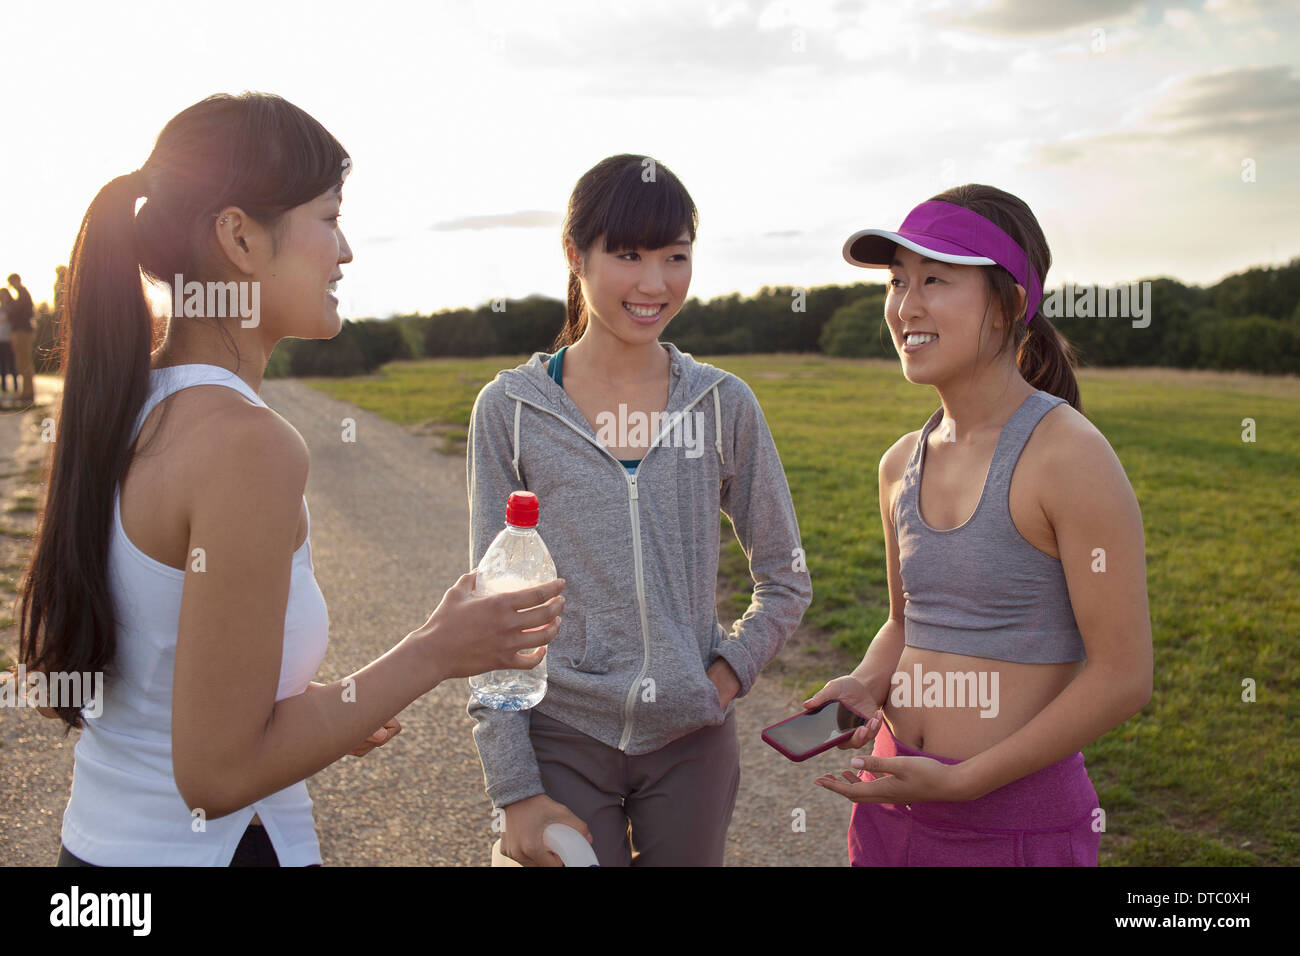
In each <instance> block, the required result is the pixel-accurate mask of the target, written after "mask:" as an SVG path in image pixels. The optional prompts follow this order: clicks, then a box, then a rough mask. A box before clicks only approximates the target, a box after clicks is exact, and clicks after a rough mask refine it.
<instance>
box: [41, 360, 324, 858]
mask: <svg viewBox="0 0 1300 956" xmlns="http://www.w3.org/2000/svg"><path fill="white" fill-rule="evenodd" d="M149 378H150V381H149V384H150V394H149V397H148V399H147V400H146V401H145V404H144V407H143V408H142V409H141V410H140V415H139V417H138V418H137V419H136V422H135V429H134V431H133V432H132V441H133V442H134V440H135V436H136V435H138V434H139V432H140V427H141V426H142V425H143V424H144V420H145V417H146V416H147V415H148V414H149V412H150V411H151V410H152V409H153V407H154V406H155V405H157V404H158V402H160V401H162V400H163V399H164V398H166V397H167V396H168V395H171V394H172V393H174V392H178V391H180V390H181V389H184V388H190V387H191V386H194V385H226V386H229V387H230V388H233V389H235V390H236V391H237V392H239V393H240V394H242V395H243V396H244V397H245V398H247V399H248V400H249V401H250V402H254V403H256V404H258V405H263V406H265V404H266V403H265V402H263V401H262V399H261V398H260V397H259V396H258V395H257V393H256V392H254V391H253V389H252V388H250V387H249V386H248V384H247V383H245V382H244V381H243V380H242V379H241V378H239V376H237V375H235V374H234V373H233V372H230V371H228V370H227V369H223V368H220V367H219V366H215V365H176V366H172V367H169V368H164V369H153V370H151V371H150V373H149ZM120 497H121V488H120V486H119V488H118V489H116V491H115V494H114V497H113V524H112V529H111V531H110V538H109V552H108V579H109V587H110V589H111V592H112V596H113V603H114V607H115V609H116V611H117V617H118V626H117V651H116V656H115V658H114V661H113V669H112V670H111V671H110V672H109V673H107V674H106V675H105V678H104V691H103V693H104V702H103V709H102V712H101V713H100V715H99V716H98V717H95V718H91V717H85V718H84V721H85V725H84V727H83V729H82V732H81V739H80V740H79V741H78V742H77V746H76V750H75V751H74V757H75V762H74V767H73V777H72V794H71V796H70V798H69V799H68V807H67V810H66V811H64V814H63V843H64V845H65V846H67V848H68V850H69V851H70V852H71V853H72V854H73V855H74V856H78V857H80V858H81V859H83V860H85V861H86V862H87V863H93V864H95V865H98V866H227V865H229V863H230V860H231V858H232V857H233V856H234V854H235V847H236V846H238V845H239V840H240V838H241V837H242V836H243V834H244V830H245V829H246V828H247V827H248V824H249V821H251V820H252V819H253V815H254V814H257V815H258V816H259V817H260V818H261V821H262V824H263V825H264V826H265V827H266V834H267V836H268V837H270V839H271V843H272V845H273V846H274V847H275V852H276V856H278V857H279V860H280V865H281V866H307V865H309V864H312V863H320V862H321V857H320V845H319V843H318V842H317V839H316V827H315V822H314V820H313V819H312V802H311V797H309V796H308V794H307V784H306V782H305V781H299V782H298V783H295V784H292V785H291V786H289V787H286V788H285V789H283V790H281V791H279V792H278V793H273V794H271V795H270V796H269V797H266V798H265V799H262V800H258V801H257V802H256V803H254V804H252V805H251V806H247V807H244V808H243V809H242V810H239V811H237V812H235V813H231V814H227V815H226V816H224V817H220V818H219V819H216V820H202V819H200V818H198V817H197V816H196V815H194V814H191V812H190V809H189V807H188V806H186V804H185V801H184V800H183V799H182V798H181V795H180V791H178V790H177V789H176V781H175V778H174V777H173V774H172V750H171V747H172V736H171V726H172V707H171V700H172V670H173V664H174V662H175V659H176V635H177V629H178V626H179V621H180V607H181V590H182V587H183V585H184V583H185V572H184V571H181V570H179V569H177V568H173V567H170V566H169V565H166V564H163V563H161V562H159V561H155V560H154V559H153V558H151V557H149V556H148V555H146V554H145V553H144V552H143V551H141V550H140V549H139V548H137V547H136V546H135V545H134V544H132V543H131V540H130V539H129V538H128V537H127V536H126V531H125V530H124V529H123V527H122V514H121V510H120ZM303 504H304V506H305V505H306V498H304V499H303ZM314 572H315V566H314V564H313V563H312V558H311V516H310V514H308V517H307V540H306V541H304V542H303V545H302V547H300V548H299V549H298V550H297V551H295V552H294V554H293V571H292V575H291V577H290V581H289V601H288V605H287V606H286V608H285V614H284V652H283V655H282V657H281V662H280V683H279V687H278V689H277V690H276V695H275V699H276V700H283V699H284V698H286V697H293V696H295V695H297V694H301V693H302V692H303V691H304V690H306V689H307V686H308V684H309V683H310V681H311V679H312V677H313V676H314V675H315V673H316V670H317V668H319V667H320V663H321V660H322V659H323V658H324V656H325V648H326V644H327V643H328V638H329V615H328V613H327V611H326V608H325V598H324V597H323V596H322V594H321V592H320V588H319V587H318V586H317V584H316V576H315V573H314ZM231 666H234V667H237V666H238V662H237V661H231Z"/></svg>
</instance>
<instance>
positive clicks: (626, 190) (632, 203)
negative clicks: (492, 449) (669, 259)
mask: <svg viewBox="0 0 1300 956" xmlns="http://www.w3.org/2000/svg"><path fill="white" fill-rule="evenodd" d="M699 220H700V217H699V213H698V212H697V211H696V209H695V203H694V202H693V201H692V200H691V195H690V193H688V192H687V191H686V187H685V186H683V185H682V183H681V180H679V179H678V178H677V177H676V176H674V175H673V173H672V171H671V170H670V169H669V168H668V167H667V166H665V165H663V164H662V163H660V162H657V161H656V160H654V159H652V158H651V157H649V156H636V155H633V154H632V153H621V154H619V155H618V156H610V157H608V158H606V159H602V160H601V161H600V162H599V163H597V164H596V165H595V166H593V167H591V169H589V170H587V171H586V172H585V173H583V174H582V178H581V179H579V180H578V183H577V185H576V186H574V187H573V193H572V194H571V195H570V196H569V209H568V212H567V213H566V215H565V217H564V226H563V228H562V230H561V239H570V240H572V241H573V245H574V247H575V248H576V249H577V250H578V253H579V255H581V256H585V255H586V254H587V253H588V252H589V251H590V250H591V248H592V246H593V245H594V244H595V242H596V240H597V239H599V238H600V237H601V236H604V237H605V243H604V247H605V251H606V252H616V251H626V250H629V249H662V248H663V247H664V246H666V245H668V244H670V243H673V242H676V241H677V239H678V238H679V237H680V236H681V234H682V231H683V230H685V231H686V232H687V234H688V235H689V236H690V238H691V242H694V241H695V230H696V228H697V227H698V226H699ZM586 326H587V310H586V307H585V306H584V304H583V301H582V282H581V281H580V280H579V278H578V275H577V274H576V273H575V272H573V270H570V271H569V290H568V295H567V297H566V301H565V308H564V327H563V328H562V329H560V334H559V335H557V336H556V337H555V342H554V343H553V344H552V345H551V351H555V350H556V349H558V348H559V347H560V346H562V345H572V344H573V343H574V342H576V341H578V339H580V338H582V333H583V331H584V330H585V329H586Z"/></svg>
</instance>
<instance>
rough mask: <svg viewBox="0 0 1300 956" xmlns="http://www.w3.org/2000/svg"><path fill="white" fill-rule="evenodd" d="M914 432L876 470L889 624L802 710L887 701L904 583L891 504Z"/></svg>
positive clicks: (853, 743)
mask: <svg viewBox="0 0 1300 956" xmlns="http://www.w3.org/2000/svg"><path fill="white" fill-rule="evenodd" d="M918 435H919V433H918V432H912V433H910V434H908V435H904V436H903V437H902V438H900V439H899V440H898V441H896V442H894V444H893V445H892V446H890V448H889V449H888V450H887V451H886V452H885V453H884V454H883V455H881V456H880V465H879V468H878V469H877V477H878V485H879V490H880V522H881V524H882V526H883V527H884V532H885V568H886V572H887V575H888V580H889V619H888V620H887V621H885V623H884V624H883V625H882V626H881V628H880V630H879V631H877V632H876V636H875V637H874V638H873V639H872V641H871V645H870V646H869V647H868V648H867V653H866V655H865V656H864V657H863V658H862V663H860V664H859V665H858V666H857V667H855V668H854V669H853V671H852V672H851V673H849V674H847V675H845V676H844V677H837V678H835V679H834V680H832V681H830V682H829V683H828V684H827V685H826V686H825V687H823V688H822V689H821V690H819V691H818V692H817V693H816V694H815V695H814V696H813V697H812V698H810V699H809V700H806V701H804V707H805V708H809V709H811V708H813V707H817V706H819V705H820V704H822V703H824V702H826V701H828V700H842V701H844V702H845V703H847V704H850V705H851V706H854V707H856V708H857V709H858V710H860V711H861V712H862V713H864V714H867V715H870V714H872V713H873V712H874V711H875V710H876V709H877V708H879V707H880V706H882V705H883V704H884V702H885V699H886V698H887V697H888V696H889V686H890V680H891V679H892V678H893V676H894V671H895V670H896V669H897V667H898V659H899V657H901V656H902V653H903V607H904V604H905V599H904V597H903V578H902V574H901V572H900V571H899V559H898V535H897V533H896V532H895V530H894V513H893V504H894V499H895V493H896V492H897V491H898V489H899V485H900V483H901V482H902V480H903V472H904V470H905V469H906V467H907V462H908V459H909V458H911V456H912V451H913V450H914V449H915V447H916V440H917V438H918ZM878 729H879V724H876V725H875V726H874V729H873V728H872V727H871V726H864V727H859V728H858V729H857V731H855V732H854V734H853V736H852V737H850V738H849V739H848V740H847V741H845V742H844V743H843V744H841V745H840V747H841V748H842V749H850V748H857V747H862V746H865V745H866V743H867V742H868V741H869V740H870V739H871V738H872V737H873V736H875V730H878Z"/></svg>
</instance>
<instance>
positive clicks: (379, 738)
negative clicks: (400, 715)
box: [348, 717, 402, 757]
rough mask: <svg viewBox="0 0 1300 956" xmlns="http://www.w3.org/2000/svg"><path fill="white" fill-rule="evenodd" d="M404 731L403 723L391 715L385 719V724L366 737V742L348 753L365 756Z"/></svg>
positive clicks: (353, 755)
mask: <svg viewBox="0 0 1300 956" xmlns="http://www.w3.org/2000/svg"><path fill="white" fill-rule="evenodd" d="M401 732H402V725H401V724H399V723H398V722H397V718H396V717H390V718H389V719H388V720H386V721H384V726H382V727H380V728H379V729H378V730H376V731H375V732H374V733H373V734H371V735H370V736H369V737H367V738H366V742H365V743H363V744H362V745H361V746H360V747H358V748H356V749H355V750H349V751H348V755H349V756H351V757H364V756H365V755H366V754H368V753H370V751H372V750H374V749H375V748H376V747H382V746H383V745H384V744H386V743H388V741H390V740H392V739H393V738H394V737H396V736H397V735H398V734H400V733H401Z"/></svg>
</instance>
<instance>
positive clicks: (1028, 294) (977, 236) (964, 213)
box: [844, 200, 1043, 322]
mask: <svg viewBox="0 0 1300 956" xmlns="http://www.w3.org/2000/svg"><path fill="white" fill-rule="evenodd" d="M896 244H897V245H900V246H906V247H907V248H908V249H911V250H912V251H913V252H915V253H918V254H919V255H922V256H926V257H928V258H930V259H937V260H939V261H940V262H952V263H956V264H957V265H964V266H1001V267H1002V268H1003V269H1006V270H1007V272H1009V273H1011V276H1012V278H1014V279H1015V280H1016V281H1017V282H1018V283H1020V285H1021V287H1022V288H1023V289H1024V290H1025V321H1026V322H1028V321H1029V320H1030V319H1032V318H1033V317H1034V315H1035V314H1036V313H1037V312H1038V303H1039V302H1041V301H1042V298H1043V280H1042V277H1041V276H1040V275H1039V274H1038V273H1037V272H1035V271H1034V268H1033V266H1031V265H1030V264H1029V259H1028V257H1027V256H1026V255H1025V250H1023V249H1021V248H1020V246H1019V244H1018V243H1017V242H1016V241H1015V240H1014V239H1012V238H1011V237H1010V236H1008V235H1007V234H1006V233H1005V232H1003V231H1002V230H1001V229H1000V228H999V227H998V226H997V225H996V224H995V223H992V222H990V221H989V220H987V219H985V218H984V217H983V216H981V215H980V214H979V213H976V212H971V211H970V210H969V209H966V208H965V207H963V206H956V205H954V204H952V203H950V202H938V201H934V200H931V201H930V202H923V203H921V205H919V206H917V207H916V208H915V209H913V210H912V211H911V212H909V213H908V214H907V218H906V219H904V220H903V224H902V225H901V226H899V227H898V232H890V231H889V230H888V229H863V230H861V231H859V232H855V233H854V234H853V235H851V236H849V239H848V242H846V243H844V258H845V259H846V260H848V261H849V262H851V263H852V264H853V265H855V266H862V267H864V268H867V269H888V268H889V267H890V265H891V264H892V263H893V261H894V246H895V245H896Z"/></svg>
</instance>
